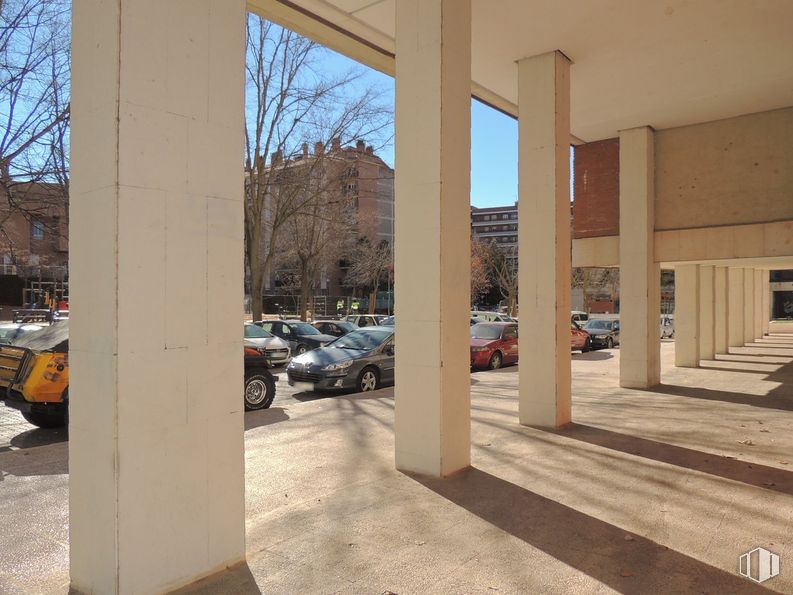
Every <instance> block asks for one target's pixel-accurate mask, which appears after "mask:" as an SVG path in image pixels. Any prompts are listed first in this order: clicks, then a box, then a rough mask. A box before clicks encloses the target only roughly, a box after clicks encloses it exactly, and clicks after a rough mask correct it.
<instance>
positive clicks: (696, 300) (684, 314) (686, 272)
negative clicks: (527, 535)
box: [675, 264, 700, 368]
mask: <svg viewBox="0 0 793 595" xmlns="http://www.w3.org/2000/svg"><path fill="white" fill-rule="evenodd" d="M699 272H700V271H699V267H698V266H697V265H695V264H686V265H680V266H677V267H675V365H676V366H679V367H684V368H696V367H698V366H699V359H700V357H699V344H700V342H699V332H700V325H699V305H700V278H699Z"/></svg>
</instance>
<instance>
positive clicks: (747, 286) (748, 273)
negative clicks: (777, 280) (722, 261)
mask: <svg viewBox="0 0 793 595" xmlns="http://www.w3.org/2000/svg"><path fill="white" fill-rule="evenodd" d="M754 339H755V336H754V269H744V270H743V342H744V344H749V343H753V342H754Z"/></svg>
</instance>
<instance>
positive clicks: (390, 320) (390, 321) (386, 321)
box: [380, 316, 396, 326]
mask: <svg viewBox="0 0 793 595" xmlns="http://www.w3.org/2000/svg"><path fill="white" fill-rule="evenodd" d="M380 326H396V318H394V317H393V316H386V317H385V318H383V319H382V320H381V321H380Z"/></svg>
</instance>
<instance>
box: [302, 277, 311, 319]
mask: <svg viewBox="0 0 793 595" xmlns="http://www.w3.org/2000/svg"><path fill="white" fill-rule="evenodd" d="M310 287H311V280H310V279H309V271H308V267H307V266H306V264H305V263H304V262H301V263H300V320H302V321H304V322H305V321H307V315H306V313H307V311H308V297H309V296H308V294H309V290H310Z"/></svg>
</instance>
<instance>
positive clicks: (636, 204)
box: [619, 127, 677, 388]
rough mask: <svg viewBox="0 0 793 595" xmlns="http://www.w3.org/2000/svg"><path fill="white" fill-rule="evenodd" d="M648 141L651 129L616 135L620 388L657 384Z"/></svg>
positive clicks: (657, 294)
mask: <svg viewBox="0 0 793 595" xmlns="http://www.w3.org/2000/svg"><path fill="white" fill-rule="evenodd" d="M653 143H654V141H653V130H652V129H651V128H648V127H642V128H633V129H631V130H623V131H621V132H620V229H621V231H622V233H621V234H620V238H619V242H620V257H621V258H620V322H621V324H620V329H621V330H620V386H624V387H629V388H649V387H651V386H654V385H656V384H658V383H659V382H660V381H661V356H660V350H661V339H660V326H659V320H660V313H661V304H660V301H661V285H660V284H661V268H660V266H659V264H658V262H656V259H655V256H654V254H655V253H654V244H653V225H654V220H655V219H654V214H653V213H654V204H655V194H654V188H655V183H654V180H655V166H654V163H655V161H654V152H653V146H654V144H653ZM675 332H677V331H675Z"/></svg>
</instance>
